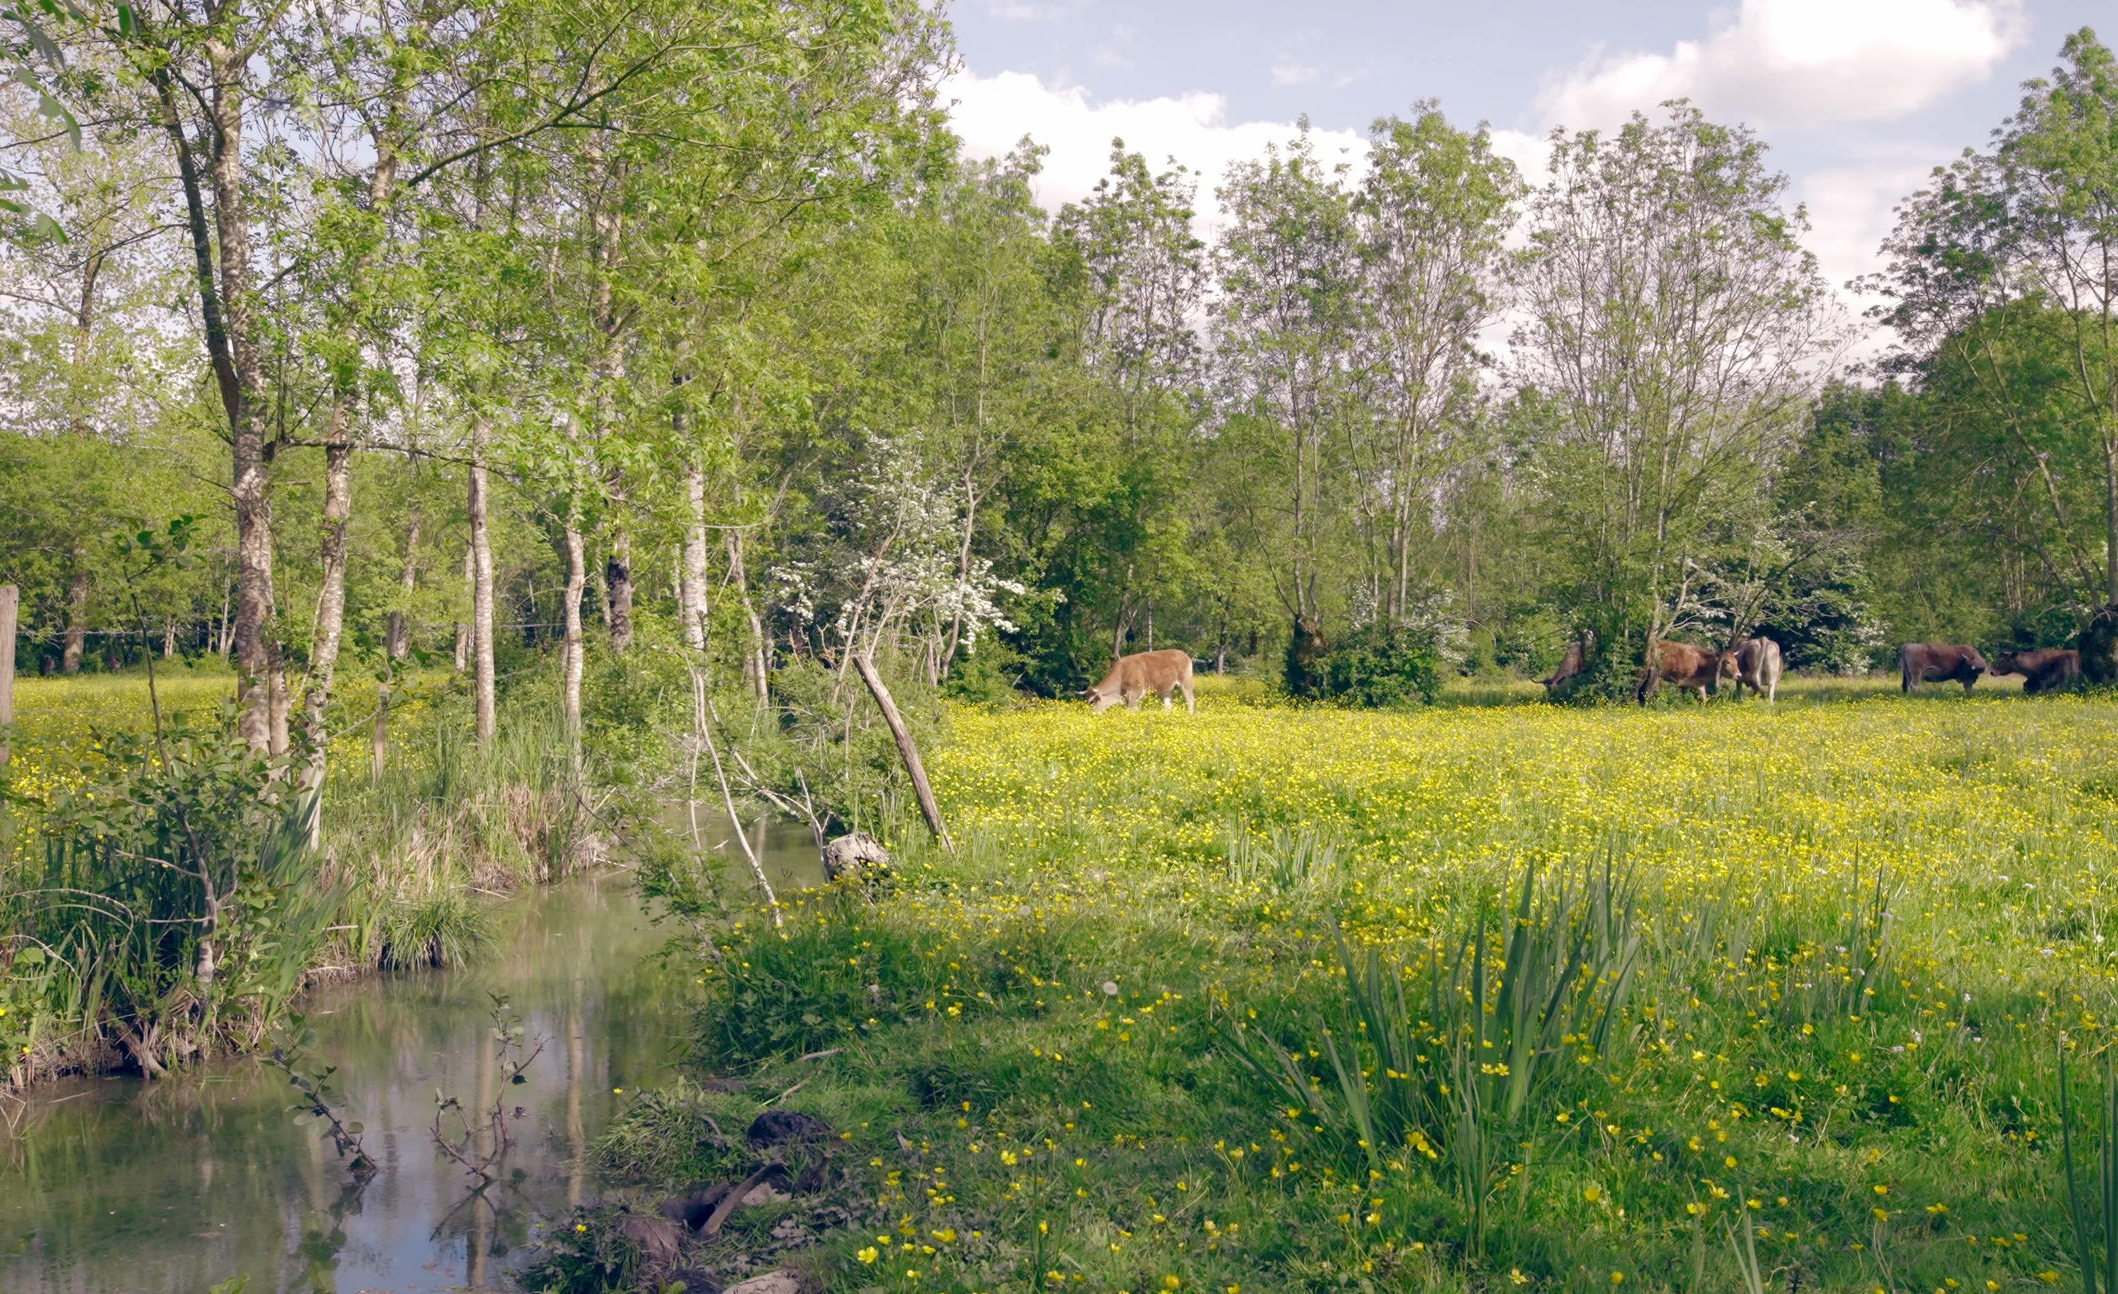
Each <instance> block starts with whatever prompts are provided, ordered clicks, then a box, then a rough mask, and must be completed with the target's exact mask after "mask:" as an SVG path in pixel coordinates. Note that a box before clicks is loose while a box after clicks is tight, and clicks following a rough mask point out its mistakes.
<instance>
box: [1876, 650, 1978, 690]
mask: <svg viewBox="0 0 2118 1294" xmlns="http://www.w3.org/2000/svg"><path fill="white" fill-rule="evenodd" d="M1897 668H1898V673H1899V674H1900V676H1901V678H1900V681H1899V683H1898V687H1899V690H1901V691H1905V692H1917V691H1919V685H1920V684H1922V683H1940V682H1947V681H1949V680H1952V679H1953V680H1954V681H1956V682H1958V683H1961V684H1963V685H1964V691H1966V692H1968V691H1970V690H1971V685H1972V684H1974V683H1976V682H1978V676H1979V675H1981V674H1983V673H1985V672H1986V671H1987V670H1989V669H1991V668H1992V666H1990V665H1988V664H1986V658H1985V657H1984V656H1981V655H1979V652H1978V648H1976V647H1962V646H1958V645H1957V644H1955V643H1906V644H1905V645H1904V646H1902V647H1900V648H1898V649H1897Z"/></svg>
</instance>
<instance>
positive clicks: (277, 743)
mask: <svg viewBox="0 0 2118 1294" xmlns="http://www.w3.org/2000/svg"><path fill="white" fill-rule="evenodd" d="M269 659H270V661H271V663H270V664H268V665H267V666H266V667H265V685H264V687H263V688H262V689H261V691H262V693H263V696H262V699H263V701H264V705H265V752H266V753H267V754H270V755H273V756H275V757H277V756H281V755H284V754H286V753H287V709H288V705H289V701H288V689H287V667H286V665H284V664H282V663H281V662H280V659H279V649H278V648H277V647H273V648H271V650H270V652H269Z"/></svg>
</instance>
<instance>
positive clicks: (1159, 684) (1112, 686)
mask: <svg viewBox="0 0 2118 1294" xmlns="http://www.w3.org/2000/svg"><path fill="white" fill-rule="evenodd" d="M1179 691H1181V692H1183V693H1184V709H1185V710H1186V711H1190V710H1192V709H1194V706H1193V705H1192V692H1191V653H1190V652H1186V651H1176V650H1173V649H1172V650H1169V651H1143V652H1135V653H1134V654H1132V655H1130V656H1120V657H1119V658H1118V659H1117V660H1115V661H1112V662H1111V667H1110V673H1108V674H1106V675H1104V676H1103V681H1102V682H1101V683H1098V684H1096V685H1095V686H1094V687H1091V688H1085V689H1083V690H1082V693H1081V695H1082V696H1083V697H1085V698H1087V700H1088V702H1089V706H1090V708H1091V709H1092V710H1093V711H1094V712H1095V713H1097V714H1101V713H1103V712H1104V711H1105V710H1108V709H1110V708H1111V707H1112V706H1114V705H1116V704H1118V703H1119V702H1120V701H1123V702H1124V703H1125V708H1126V709H1128V710H1137V709H1139V708H1140V701H1141V700H1142V698H1144V697H1146V696H1147V694H1148V693H1150V692H1153V693H1156V694H1158V695H1160V696H1161V698H1162V708H1163V709H1165V710H1167V709H1168V708H1169V697H1170V694H1171V693H1173V692H1179Z"/></svg>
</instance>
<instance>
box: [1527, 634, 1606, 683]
mask: <svg viewBox="0 0 2118 1294" xmlns="http://www.w3.org/2000/svg"><path fill="white" fill-rule="evenodd" d="M1595 642H1596V635H1594V634H1592V633H1584V634H1582V635H1581V636H1580V637H1579V638H1576V639H1575V640H1574V641H1572V642H1570V643H1568V644H1567V647H1566V656H1565V658H1564V659H1562V660H1561V661H1560V662H1559V668H1558V669H1555V670H1553V671H1552V673H1551V677H1549V678H1541V679H1538V680H1537V681H1538V682H1539V683H1541V684H1543V685H1544V689H1545V695H1546V696H1548V697H1549V696H1557V695H1558V694H1559V693H1560V692H1561V691H1563V690H1565V688H1566V687H1567V686H1568V685H1569V684H1571V683H1572V682H1573V681H1574V680H1575V679H1577V678H1579V677H1580V676H1581V674H1582V673H1583V671H1585V670H1587V669H1588V650H1589V648H1590V647H1592V646H1594V645H1595Z"/></svg>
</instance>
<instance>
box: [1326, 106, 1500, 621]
mask: <svg viewBox="0 0 2118 1294" xmlns="http://www.w3.org/2000/svg"><path fill="white" fill-rule="evenodd" d="M1520 189H1521V182H1520V181H1519V180H1518V179H1517V178H1516V174H1515V167H1514V164H1513V163H1511V162H1509V161H1508V160H1507V159H1505V158H1501V157H1496V156H1495V155H1494V154H1493V151H1492V145H1491V140H1490V139H1489V137H1488V136H1487V134H1486V132H1485V130H1484V129H1483V128H1481V129H1479V130H1476V131H1461V130H1457V129H1455V128H1453V127H1451V126H1450V125H1449V123H1448V121H1447V120H1446V119H1445V118H1444V117H1443V116H1442V115H1441V112H1440V111H1439V110H1438V109H1437V108H1435V107H1434V106H1433V105H1432V104H1422V105H1420V111H1419V114H1418V116H1417V117H1416V118H1415V119H1414V120H1412V121H1409V122H1408V121H1403V120H1401V119H1399V118H1396V117H1388V118H1384V119H1383V120H1380V121H1378V122H1376V123H1375V124H1374V126H1373V127H1371V128H1370V130H1369V132H1368V171H1367V174H1366V176H1365V177H1364V178H1363V180H1362V183H1361V188H1360V192H1359V194H1358V195H1357V196H1356V197H1355V199H1354V204H1353V206H1354V214H1355V217H1356V219H1357V220H1358V221H1359V231H1360V232H1359V236H1360V263H1361V283H1360V295H1361V300H1362V304H1363V306H1364V319H1363V325H1364V329H1363V330H1364V332H1365V334H1366V341H1365V348H1366V350H1367V357H1366V360H1365V367H1366V368H1367V381H1366V384H1365V385H1366V386H1367V389H1368V402H1369V404H1370V408H1371V410H1372V412H1371V415H1370V417H1369V418H1368V419H1366V420H1363V422H1362V423H1360V424H1357V430H1356V432H1355V441H1356V443H1355V445H1354V447H1353V455H1354V464H1355V470H1356V471H1357V472H1359V473H1360V474H1361V477H1362V479H1363V487H1364V488H1363V489H1362V492H1361V499H1362V507H1363V512H1364V513H1366V512H1368V511H1369V510H1370V509H1371V508H1372V510H1373V511H1374V512H1375V513H1376V514H1378V515H1379V516H1380V517H1381V518H1383V522H1382V526H1381V527H1380V529H1382V530H1383V531H1384V543H1383V548H1384V552H1385V554H1386V557H1385V560H1386V562H1387V569H1386V572H1385V578H1384V580H1383V586H1382V597H1381V598H1380V599H1378V601H1379V602H1380V604H1381V605H1380V608H1379V610H1380V614H1381V616H1382V618H1383V619H1385V620H1386V621H1387V622H1388V623H1391V624H1401V623H1403V621H1404V619H1405V617H1406V615H1407V614H1408V613H1409V611H1410V607H1411V603H1412V599H1413V589H1412V581H1413V577H1412V549H1413V543H1414V539H1415V536H1416V535H1417V534H1419V533H1420V532H1421V531H1422V530H1423V529H1425V528H1426V527H1427V523H1429V522H1430V521H1431V516H1432V512H1433V509H1434V507H1435V503H1436V494H1437V492H1438V487H1439V486H1440V484H1441V480H1442V477H1443V475H1444V474H1445V473H1447V472H1448V471H1449V470H1450V469H1452V468H1453V467H1454V466H1455V465H1456V464H1457V463H1458V462H1459V461H1461V457H1462V455H1463V453H1464V452H1465V451H1466V450H1467V449H1468V448H1469V444H1468V442H1467V438H1466V437H1465V436H1464V435H1463V433H1464V431H1465V430H1466V429H1467V428H1468V427H1469V425H1470V424H1471V423H1473V422H1474V421H1475V419H1476V413H1475V407H1474V406H1475V401H1476V399H1477V396H1478V385H1477V379H1478V375H1479V370H1480V368H1481V367H1482V357H1481V356H1480V354H1479V351H1478V340H1479V334H1480V333H1481V331H1482V330H1483V329H1484V328H1485V327H1486V326H1487V325H1488V324H1489V323H1490V322H1491V321H1492V320H1493V318H1494V315H1495V312H1496V309H1497V307H1498V306H1499V305H1500V299H1499V296H1498V292H1497V289H1498V288H1499V286H1500V272H1501V269H1502V263H1501V240H1502V239H1503V238H1504V237H1505V236H1506V234H1507V231H1508V228H1509V226H1510V225H1511V224H1512V223H1513V220H1514V210H1513V204H1514V201H1515V198H1516V196H1517V195H1518V193H1519V191H1520Z"/></svg>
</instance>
